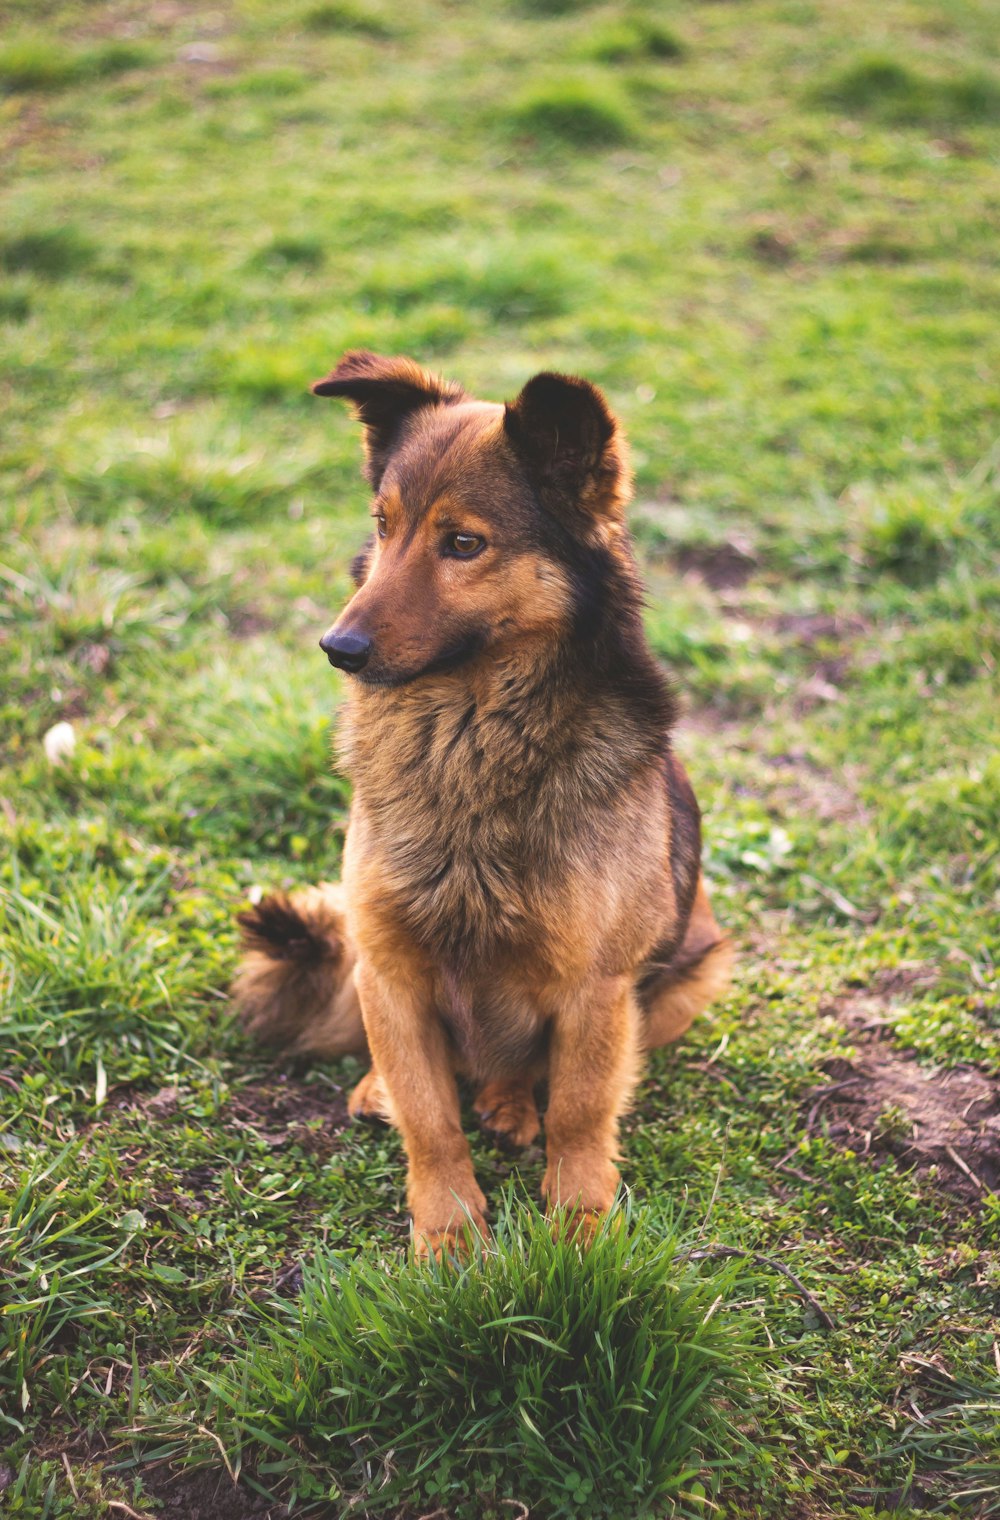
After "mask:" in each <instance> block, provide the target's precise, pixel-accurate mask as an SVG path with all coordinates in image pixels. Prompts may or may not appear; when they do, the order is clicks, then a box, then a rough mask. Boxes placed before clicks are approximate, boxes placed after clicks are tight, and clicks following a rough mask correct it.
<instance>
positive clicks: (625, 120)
mask: <svg viewBox="0 0 1000 1520" xmlns="http://www.w3.org/2000/svg"><path fill="white" fill-rule="evenodd" d="M511 121H512V124H513V125H514V127H515V128H516V129H517V130H518V131H519V132H523V133H527V134H529V135H530V136H532V137H535V138H537V139H539V140H540V141H542V142H549V143H564V144H571V145H572V146H574V147H577V148H605V147H614V146H616V145H618V144H620V143H624V142H628V141H629V139H630V138H632V137H634V136H635V135H636V132H637V127H636V122H635V118H634V115H633V113H632V110H631V108H630V106H629V104H628V101H627V100H626V99H625V97H624V96H623V95H622V94H621V92H620V91H619V90H618V89H617V88H616V86H615V85H613V84H611V83H609V82H608V81H606V80H602V79H589V78H586V77H579V78H572V77H569V78H562V79H554V80H551V81H550V82H548V83H545V84H539V85H535V86H533V87H531V88H529V89H528V90H526V91H525V92H524V94H523V95H521V97H520V99H519V100H517V101H515V103H514V106H513V109H512V112H511Z"/></svg>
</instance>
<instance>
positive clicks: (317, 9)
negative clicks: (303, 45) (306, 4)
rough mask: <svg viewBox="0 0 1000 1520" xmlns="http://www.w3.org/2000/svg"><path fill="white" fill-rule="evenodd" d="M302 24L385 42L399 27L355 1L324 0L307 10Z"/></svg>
mask: <svg viewBox="0 0 1000 1520" xmlns="http://www.w3.org/2000/svg"><path fill="white" fill-rule="evenodd" d="M302 20H303V24H304V25H305V27H306V28H307V30H308V31H310V32H319V33H324V32H354V33H356V34H357V35H358V36H362V37H373V38H375V39H376V40H378V41H380V42H388V41H390V40H391V39H392V38H393V37H396V36H398V35H399V28H398V27H397V26H396V25H395V24H394V23H393V22H391V21H389V20H388V19H387V18H386V17H385V16H384V15H382V14H381V12H379V11H377V10H373V9H372V7H371V6H369V5H361V4H358V3H356V0H325V3H324V4H322V5H314V6H312V7H310V9H309V10H307V11H306V13H305V15H304V16H303V18H302Z"/></svg>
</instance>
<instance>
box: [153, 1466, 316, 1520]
mask: <svg viewBox="0 0 1000 1520" xmlns="http://www.w3.org/2000/svg"><path fill="white" fill-rule="evenodd" d="M142 1480H143V1484H144V1486H145V1488H146V1490H147V1492H148V1493H149V1495H150V1497H151V1498H154V1499H156V1500H157V1501H158V1504H159V1508H158V1509H157V1510H156V1514H157V1515H162V1516H164V1517H167V1520H278V1516H279V1515H287V1514H288V1506H287V1504H286V1503H284V1502H283V1501H278V1500H274V1499H264V1498H262V1497H261V1496H260V1494H255V1493H252V1492H251V1491H250V1490H249V1489H246V1488H243V1487H238V1486H237V1485H236V1484H234V1483H233V1481H232V1479H231V1478H230V1477H229V1474H228V1473H226V1472H223V1471H221V1469H215V1468H205V1469H199V1470H198V1471H197V1472H184V1473H176V1472H172V1471H171V1470H170V1469H169V1468H164V1469H156V1468H143V1471H142ZM147 1513H151V1512H150V1511H147ZM321 1513H325V1514H329V1515H331V1516H332V1515H333V1513H334V1511H333V1510H332V1509H330V1510H327V1511H323V1512H321Z"/></svg>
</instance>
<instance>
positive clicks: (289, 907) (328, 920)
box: [233, 882, 368, 1060]
mask: <svg viewBox="0 0 1000 1520" xmlns="http://www.w3.org/2000/svg"><path fill="white" fill-rule="evenodd" d="M238 922H239V925H240V928H241V929H242V931H243V952H244V953H243V960H242V961H241V963H240V969H239V972H238V973H237V977H236V981H235V982H234V984H233V998H234V1000H235V1002H236V1006H237V1009H238V1012H239V1015H240V1018H241V1019H242V1022H243V1025H244V1027H245V1028H246V1029H247V1030H248V1031H249V1033H250V1034H252V1035H254V1036H255V1037H256V1038H257V1039H258V1040H261V1041H262V1042H263V1043H265V1044H267V1045H278V1046H281V1047H283V1048H284V1049H285V1050H286V1051H287V1052H288V1054H289V1055H308V1056H317V1057H319V1058H320V1059H321V1060H323V1059H332V1058H334V1057H336V1056H342V1055H362V1054H364V1053H365V1051H366V1050H367V1048H368V1047H367V1041H366V1039H365V1030H364V1025H363V1024H362V1021H361V1005H360V1003H359V1002H358V993H357V988H356V987H355V985H354V962H355V952H354V946H353V945H352V944H351V942H350V939H349V937H348V934H347V929H346V925H345V920H344V911H343V888H342V887H341V885H340V883H339V882H322V883H320V885H319V886H318V887H306V888H304V889H303V890H302V891H299V892H292V893H290V894H286V893H284V892H274V893H272V894H271V895H270V896H268V897H264V898H262V899H261V901H260V902H259V903H257V905H256V906H255V907H253V908H251V909H249V910H248V911H247V912H246V913H241V914H240V915H239V918H238Z"/></svg>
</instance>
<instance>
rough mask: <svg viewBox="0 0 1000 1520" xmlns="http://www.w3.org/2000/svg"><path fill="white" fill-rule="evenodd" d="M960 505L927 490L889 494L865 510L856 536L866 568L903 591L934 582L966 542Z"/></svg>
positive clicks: (956, 500)
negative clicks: (899, 584)
mask: <svg viewBox="0 0 1000 1520" xmlns="http://www.w3.org/2000/svg"><path fill="white" fill-rule="evenodd" d="M961 505H962V504H961V502H960V501H959V500H958V498H957V497H954V496H952V497H949V496H947V495H942V493H941V492H940V491H934V490H932V489H928V490H926V491H925V490H921V489H919V488H918V489H914V488H912V487H911V488H910V489H909V490H904V489H902V488H895V489H890V490H888V491H885V492H882V493H881V494H880V495H879V496H877V497H876V498H875V500H874V501H873V502H872V503H871V504H870V506H869V508H868V513H867V520H866V522H865V523H864V525H863V528H862V533H861V545H860V547H861V554H862V558H863V559H864V561H865V563H866V564H867V565H868V566H869V567H870V569H872V570H873V571H875V572H876V573H877V574H880V575H886V574H887V575H892V576H895V577H896V578H897V579H898V580H901V581H903V582H905V583H906V584H907V585H911V586H919V585H924V584H926V583H927V582H929V581H932V580H934V579H935V577H936V576H938V575H939V574H940V572H941V570H942V569H943V568H944V566H945V565H946V564H947V563H948V561H949V560H950V559H952V558H953V557H954V555H955V553H956V551H957V549H958V547H959V546H960V545H961V544H962V543H963V541H964V540H965V539H966V538H967V536H968V535H967V530H966V528H965V525H964V524H963V522H962V513H961Z"/></svg>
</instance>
